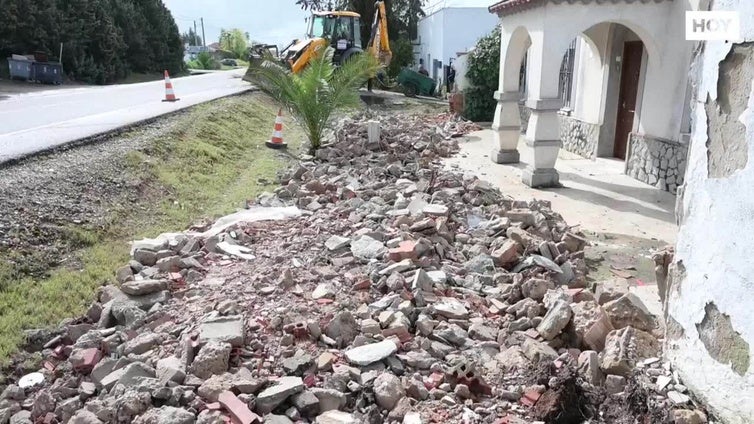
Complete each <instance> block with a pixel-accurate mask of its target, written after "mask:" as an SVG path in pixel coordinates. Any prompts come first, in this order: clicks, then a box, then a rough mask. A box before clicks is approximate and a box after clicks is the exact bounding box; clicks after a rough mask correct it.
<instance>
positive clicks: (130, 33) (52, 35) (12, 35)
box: [0, 0, 184, 84]
mask: <svg viewBox="0 0 754 424" xmlns="http://www.w3.org/2000/svg"><path fill="white" fill-rule="evenodd" d="M61 43H63V56H62V59H63V60H62V62H63V70H64V72H65V73H66V75H67V76H68V77H69V78H71V79H74V80H78V81H83V82H88V83H95V84H107V83H112V82H115V81H118V80H120V79H123V78H125V77H127V76H128V75H129V73H131V72H139V73H153V72H162V71H163V70H165V69H167V70H168V71H170V72H171V73H178V72H180V71H182V70H183V69H184V64H183V43H182V41H181V37H180V35H179V31H178V26H177V25H176V23H175V20H174V19H173V16H172V15H171V13H170V11H169V10H168V9H167V8H166V7H165V6H164V5H163V3H162V0H33V1H30V0H0V57H2V58H4V57H7V56H10V55H11V54H31V53H34V52H43V53H46V54H48V55H49V56H50V57H51V58H55V59H57V57H58V55H59V50H60V44H61Z"/></svg>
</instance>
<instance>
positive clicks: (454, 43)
mask: <svg viewBox="0 0 754 424" xmlns="http://www.w3.org/2000/svg"><path fill="white" fill-rule="evenodd" d="M497 23H498V21H497V18H496V17H495V16H494V15H492V14H491V13H490V12H489V11H488V10H487V8H486V7H446V8H443V9H439V10H437V11H435V12H434V13H432V14H430V15H428V16H426V17H424V18H422V19H421V20H420V21H419V27H418V34H419V42H420V47H419V49H418V50H419V52H418V55H417V57H416V61H415V63H416V66H417V67H418V66H419V59H422V61H423V62H424V66H425V68H427V70H428V71H429V75H430V76H431V77H433V78H442V75H443V73H442V72H443V71H442V70H443V68H442V67H443V66H447V65H449V64H450V61H451V59H454V60H455V58H456V53H458V52H465V51H467V50H468V49H469V48H471V47H474V45H475V44H476V42H477V40H478V39H479V38H481V37H482V36H484V35H487V34H489V33H490V32H491V31H492V30H493V29H494V28H495V25H497ZM438 61H439V62H438Z"/></svg>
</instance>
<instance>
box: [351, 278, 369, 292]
mask: <svg viewBox="0 0 754 424" xmlns="http://www.w3.org/2000/svg"><path fill="white" fill-rule="evenodd" d="M352 287H353V289H354V290H368V289H369V288H370V287H372V281H371V280H369V279H364V280H360V281H357V282H356V283H354V285H353V286H352Z"/></svg>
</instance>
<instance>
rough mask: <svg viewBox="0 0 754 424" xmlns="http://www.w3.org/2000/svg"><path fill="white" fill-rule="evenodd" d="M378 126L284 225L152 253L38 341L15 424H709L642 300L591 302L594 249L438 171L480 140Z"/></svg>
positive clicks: (560, 224) (290, 176) (292, 181)
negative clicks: (462, 144)
mask: <svg viewBox="0 0 754 424" xmlns="http://www.w3.org/2000/svg"><path fill="white" fill-rule="evenodd" d="M381 125H382V137H381V139H380V141H379V142H376V143H369V142H368V141H367V134H366V125H365V122H364V121H363V120H360V119H350V120H344V121H343V122H342V123H341V125H340V126H339V128H338V129H337V131H336V134H338V138H337V140H338V141H337V142H335V143H332V144H330V145H327V146H324V147H323V148H322V149H320V150H319V151H318V152H317V156H316V158H305V159H304V161H302V162H301V163H300V164H299V165H298V166H297V167H296V168H295V169H293V170H291V171H290V172H287V173H286V175H284V176H283V177H282V178H281V182H282V184H281V186H280V187H279V188H278V189H277V190H276V191H275V192H274V193H266V194H264V195H262V196H260V197H259V199H258V203H259V205H261V206H267V207H268V208H259V207H255V208H254V209H253V211H259V210H265V211H270V212H273V215H276V216H275V219H269V220H258V221H255V222H243V220H242V221H241V222H237V220H232V219H231V220H225V221H222V220H221V221H219V222H218V223H216V224H215V225H214V226H206V227H204V228H194V229H192V231H189V232H187V233H182V234H169V235H164V236H162V237H160V238H158V239H155V240H147V241H141V242H137V243H135V244H134V249H133V252H132V260H131V261H130V262H129V263H128V264H127V265H125V266H124V267H122V268H121V269H119V270H117V272H116V277H117V280H118V282H119V285H118V286H117V287H116V286H106V287H103V288H102V289H101V291H100V292H99V295H98V299H97V301H96V302H95V303H93V304H92V305H91V307H90V308H89V310H88V312H87V313H86V315H85V316H83V317H79V318H77V319H75V320H70V321H69V322H66V323H63V325H61V327H60V328H58V329H56V330H53V331H48V330H37V331H31V332H29V334H28V340H29V346H28V349H29V350H32V351H34V350H36V351H41V352H42V355H43V357H44V358H45V359H44V362H43V366H42V369H41V370H39V372H34V373H31V374H27V375H25V376H23V378H21V379H20V380H16V378H18V377H21V376H20V375H17V376H15V377H14V378H13V380H14V384H9V385H8V386H7V387H6V388H5V389H4V391H3V392H2V395H1V396H0V423H7V422H10V423H13V424H20V423H31V422H43V423H73V424H94V423H129V422H133V423H136V424H153V423H154V424H157V423H160V424H190V423H201V424H210V423H226V422H232V423H237V424H238V423H242V424H249V423H261V422H264V423H291V422H304V423H306V422H315V423H320V424H347V423H365V422H369V423H383V422H384V423H388V422H397V423H407V424H414V423H433V422H448V423H456V422H464V423H477V422H479V423H482V422H484V423H501V424H502V423H531V422H546V423H566V422H584V421H586V420H589V419H591V420H592V421H591V422H611V423H618V422H634V419H636V418H637V417H642V418H644V419H646V417H648V415H647V414H650V412H649V411H650V410H651V411H663V410H665V411H666V412H665V414H666V415H665V416H664V417H662V419H665V420H668V419H669V420H675V422H678V423H701V422H706V417H705V416H704V414H703V413H701V412H700V411H696V410H693V409H691V402H690V399H689V397H688V396H687V395H686V394H685V392H686V389H685V388H684V387H683V386H682V385H681V384H679V382H678V379H677V376H673V374H672V373H671V372H670V369H669V368H668V367H667V365H664V364H662V362H661V361H660V360H659V359H657V356H658V355H659V353H660V351H659V349H660V344H659V342H658V340H657V336H658V335H659V333H658V329H657V323H656V322H655V320H654V318H653V317H652V316H651V315H650V314H649V312H647V310H646V308H645V307H644V306H643V305H642V304H641V301H640V300H639V299H638V298H636V297H635V296H634V295H633V294H631V293H629V292H628V287H627V286H625V285H624V284H622V283H621V282H620V281H608V282H605V283H603V284H599V285H597V288H596V290H592V289H591V288H587V280H586V272H587V267H586V263H585V261H584V247H585V245H586V244H587V240H586V239H584V237H582V236H581V235H580V234H578V233H577V232H575V231H573V229H571V228H569V227H568V226H567V225H566V223H565V222H564V221H563V219H562V218H561V217H560V216H559V215H558V214H557V213H554V212H553V211H552V210H551V209H550V205H549V204H548V203H547V202H542V201H531V202H524V201H516V200H514V199H511V198H508V197H506V196H504V195H502V194H501V193H500V192H499V191H498V190H496V189H493V188H492V186H491V185H490V184H489V183H487V182H485V181H483V180H479V179H478V178H476V177H472V176H463V175H459V174H456V173H452V172H449V171H447V170H444V169H443V168H442V167H441V161H439V158H441V157H447V156H449V155H450V154H452V153H453V152H454V151H455V150H456V149H457V144H456V141H455V139H454V136H456V135H457V134H461V133H463V132H465V131H468V130H469V129H470V128H471V127H469V126H468V125H467V124H464V123H463V122H462V121H454V120H448V119H445V120H443V121H440V122H436V121H432V120H427V119H426V118H422V117H416V116H406V115H398V116H387V117H384V118H383V119H382V122H381ZM265 213H266V212H265ZM637 370H638V374H639V376H640V377H639V378H637V377H636V375H637ZM650 379H651V380H650ZM642 381H644V382H643V383H642ZM637 385H638V386H640V387H638V388H637ZM649 385H652V386H653V387H652V388H647V387H649ZM637 396H638V397H641V399H642V402H637V401H636V399H637ZM642 396H643V397H642ZM629 398H630V399H631V401H630V402H629V401H627V400H626V399H629ZM637 405H638V406H637ZM648 405H653V408H650V407H649V406H648ZM671 407H672V408H677V411H673V412H672V413H671V415H669V416H668V415H667V414H668V413H669V412H667V411H671V410H672V408H671ZM632 408H633V409H632ZM642 408H644V409H642ZM632 414H633V415H632ZM640 414H644V415H640ZM622 420H627V421H622ZM644 422H648V421H644ZM651 422H662V421H651Z"/></svg>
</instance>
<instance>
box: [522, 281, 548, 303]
mask: <svg viewBox="0 0 754 424" xmlns="http://www.w3.org/2000/svg"><path fill="white" fill-rule="evenodd" d="M554 288H555V284H554V283H553V282H552V281H548V280H543V279H541V278H531V279H529V280H527V281H524V284H523V285H521V293H522V294H523V295H524V296H526V297H529V298H531V299H534V300H537V301H541V300H542V299H544V297H545V294H547V291H548V290H551V289H554Z"/></svg>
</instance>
